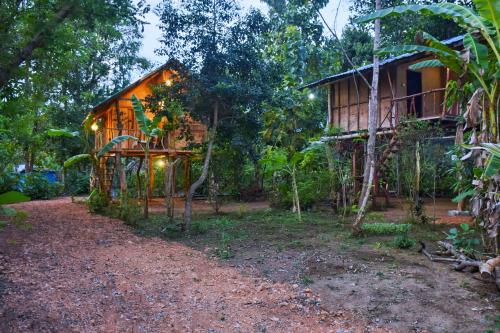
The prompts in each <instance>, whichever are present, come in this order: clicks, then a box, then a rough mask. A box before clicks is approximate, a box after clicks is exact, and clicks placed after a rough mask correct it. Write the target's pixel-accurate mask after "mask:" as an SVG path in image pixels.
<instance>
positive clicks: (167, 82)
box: [165, 79, 172, 87]
mask: <svg viewBox="0 0 500 333" xmlns="http://www.w3.org/2000/svg"><path fill="white" fill-rule="evenodd" d="M165 84H166V85H167V87H170V86H171V85H172V80H170V79H168V80H167V81H165Z"/></svg>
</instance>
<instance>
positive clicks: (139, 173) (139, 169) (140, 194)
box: [135, 157, 144, 199]
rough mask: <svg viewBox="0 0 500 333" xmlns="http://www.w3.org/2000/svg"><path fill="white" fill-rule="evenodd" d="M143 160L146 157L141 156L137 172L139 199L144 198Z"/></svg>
mask: <svg viewBox="0 0 500 333" xmlns="http://www.w3.org/2000/svg"><path fill="white" fill-rule="evenodd" d="M143 161H144V158H142V157H140V158H139V165H138V166H137V172H136V174H135V176H136V179H137V197H138V198H139V199H140V198H142V182H141V169H142V162H143Z"/></svg>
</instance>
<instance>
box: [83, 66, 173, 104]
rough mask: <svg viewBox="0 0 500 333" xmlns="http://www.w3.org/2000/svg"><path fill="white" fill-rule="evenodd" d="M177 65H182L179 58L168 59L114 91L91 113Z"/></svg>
mask: <svg viewBox="0 0 500 333" xmlns="http://www.w3.org/2000/svg"><path fill="white" fill-rule="evenodd" d="M176 66H177V67H178V66H181V64H180V63H179V62H178V61H177V60H175V59H171V60H169V61H167V62H166V63H164V64H163V65H161V66H160V67H158V68H156V69H154V70H153V71H151V72H149V73H148V74H146V75H144V76H143V77H141V78H140V79H138V80H137V81H135V82H133V83H131V84H129V85H128V86H126V87H125V88H123V89H122V90H120V91H118V92H116V93H114V94H113V95H111V96H109V97H108V98H106V99H104V100H103V101H101V102H99V104H97V105H95V106H94V107H93V108H92V109H91V110H90V113H95V112H98V111H99V110H102V109H104V108H106V107H108V106H109V105H110V104H111V103H113V102H114V101H115V99H117V98H118V97H120V96H121V95H123V94H125V93H126V92H127V91H129V90H131V89H133V88H135V87H137V86H139V85H140V84H141V83H143V82H144V81H146V80H148V79H149V78H151V77H153V76H155V75H156V74H158V73H160V72H161V71H163V70H165V69H171V68H173V67H176Z"/></svg>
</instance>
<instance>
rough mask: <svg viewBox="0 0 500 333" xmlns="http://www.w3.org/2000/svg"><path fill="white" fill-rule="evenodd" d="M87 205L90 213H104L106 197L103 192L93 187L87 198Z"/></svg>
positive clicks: (106, 204)
mask: <svg viewBox="0 0 500 333" xmlns="http://www.w3.org/2000/svg"><path fill="white" fill-rule="evenodd" d="M87 205H88V207H89V211H90V212H91V213H104V212H105V209H106V207H107V206H108V198H107V197H106V195H105V194H104V193H101V192H99V190H97V189H94V190H93V191H92V192H91V193H90V195H89V197H88V198H87Z"/></svg>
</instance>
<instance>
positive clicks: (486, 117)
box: [358, 0, 500, 142]
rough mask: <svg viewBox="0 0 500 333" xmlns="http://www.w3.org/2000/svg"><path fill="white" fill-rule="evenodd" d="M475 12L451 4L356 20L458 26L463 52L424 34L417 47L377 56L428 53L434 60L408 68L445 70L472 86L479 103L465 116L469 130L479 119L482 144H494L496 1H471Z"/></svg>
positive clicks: (498, 76) (499, 62)
mask: <svg viewBox="0 0 500 333" xmlns="http://www.w3.org/2000/svg"><path fill="white" fill-rule="evenodd" d="M473 4H474V6H475V8H476V10H477V11H475V10H474V9H472V8H469V7H465V6H461V5H458V4H454V3H448V2H443V3H437V4H430V5H417V4H415V5H403V6H396V7H392V8H386V9H383V10H380V11H377V12H374V13H372V14H369V15H366V16H363V17H361V18H359V19H358V21H359V22H369V21H373V20H375V19H377V18H384V17H391V16H399V15H404V14H408V13H418V14H425V15H438V16H442V17H444V18H446V19H451V20H453V21H454V22H455V23H457V24H458V25H459V26H460V27H462V28H463V29H464V30H465V31H466V34H465V35H464V37H463V45H464V49H465V52H463V53H461V52H459V51H456V50H453V49H452V48H450V47H449V46H447V45H445V44H443V43H442V42H440V41H438V40H437V39H436V38H434V37H433V36H431V35H429V34H427V33H421V34H419V35H417V38H416V39H417V41H418V42H419V44H420V45H399V46H392V47H387V48H383V49H381V50H380V53H381V54H395V53H402V52H429V53H431V54H434V55H435V56H436V58H437V59H433V60H425V61H422V62H419V63H416V64H414V65H412V66H410V69H413V70H416V69H420V68H424V67H448V68H450V70H452V71H453V72H455V73H456V74H457V75H458V76H459V77H460V78H462V79H464V80H465V81H469V82H471V83H473V84H474V86H475V87H476V98H477V99H479V100H481V103H480V104H478V107H476V108H474V109H473V110H471V112H474V113H475V114H471V113H467V114H465V117H466V118H467V119H468V120H469V126H470V127H476V126H477V125H479V124H478V123H477V122H476V121H475V120H478V119H482V122H483V124H482V125H484V126H482V129H481V130H482V134H483V137H484V138H485V139H486V140H485V141H492V142H498V141H499V131H498V123H497V113H498V107H499V105H498V96H499V90H500V87H499V80H500V5H499V2H498V1H497V0H473Z"/></svg>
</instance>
